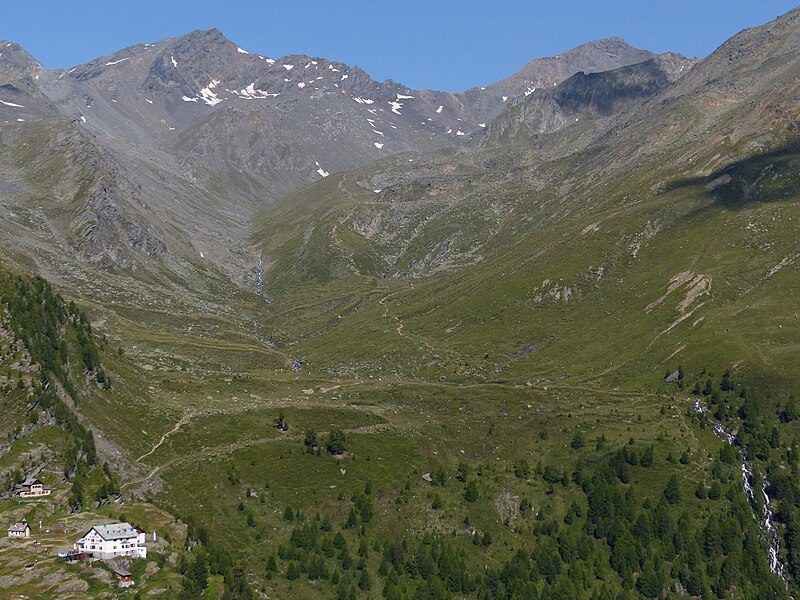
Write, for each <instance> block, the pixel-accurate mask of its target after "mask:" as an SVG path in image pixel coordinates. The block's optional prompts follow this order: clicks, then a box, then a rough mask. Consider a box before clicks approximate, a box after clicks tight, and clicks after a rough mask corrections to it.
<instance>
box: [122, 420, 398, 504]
mask: <svg viewBox="0 0 800 600" xmlns="http://www.w3.org/2000/svg"><path fill="white" fill-rule="evenodd" d="M393 429H394V430H401V429H403V428H401V427H397V426H396V425H393V424H392V423H374V424H372V425H361V426H360V427H351V428H349V429H345V430H344V432H345V433H350V434H353V433H365V434H371V433H380V432H382V431H390V430H393ZM329 433H330V432H328V431H320V432H318V434H319V435H320V436H324V435H327V434H329ZM302 439H303V435H302V434H294V435H281V436H280V437H274V438H256V439H253V438H251V439H246V440H239V441H238V442H234V443H232V444H226V445H224V446H212V447H208V448H203V449H202V450H200V451H199V452H195V453H193V454H186V455H183V456H175V457H173V458H171V459H170V460H168V461H165V462H163V463H162V464H160V465H158V466H157V467H154V468H153V469H152V470H151V471H150V472H149V473H148V474H147V475H145V476H144V477H142V478H140V479H136V480H134V481H129V482H128V483H125V484H123V485H122V486H121V489H125V488H128V487H131V486H135V485H140V484H142V483H146V482H147V481H149V480H150V479H152V478H153V477H154V476H155V475H156V473H158V472H159V471H163V470H165V469H168V468H169V467H172V466H174V465H176V464H179V463H191V462H197V461H199V460H204V459H207V458H210V457H212V456H227V455H230V454H232V453H233V452H236V451H237V450H241V449H243V448H247V447H249V446H257V445H261V444H272V443H276V442H287V441H295V442H298V441H301V440H302Z"/></svg>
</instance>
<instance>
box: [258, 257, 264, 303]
mask: <svg viewBox="0 0 800 600" xmlns="http://www.w3.org/2000/svg"><path fill="white" fill-rule="evenodd" d="M263 290H264V259H262V258H261V257H259V259H258V266H257V267H256V294H258V295H259V296H260V295H261V292H262V291H263Z"/></svg>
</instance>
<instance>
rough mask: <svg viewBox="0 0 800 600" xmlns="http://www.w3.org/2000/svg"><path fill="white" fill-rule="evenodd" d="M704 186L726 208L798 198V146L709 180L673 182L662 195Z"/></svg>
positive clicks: (738, 164)
mask: <svg viewBox="0 0 800 600" xmlns="http://www.w3.org/2000/svg"><path fill="white" fill-rule="evenodd" d="M696 186H703V187H704V188H705V191H706V193H707V194H708V195H709V196H711V197H712V198H713V199H714V200H716V201H717V202H719V203H720V204H722V205H724V206H725V207H727V208H745V207H746V206H749V205H751V204H755V203H760V202H776V201H780V200H786V199H788V198H791V197H793V196H797V195H799V194H800V142H799V143H795V144H792V145H789V146H786V147H784V148H781V149H779V150H775V151H773V152H768V153H766V154H759V155H757V156H751V157H749V158H745V159H742V160H739V161H736V162H733V163H731V164H729V165H726V166H724V167H722V168H721V169H719V170H717V171H716V172H714V173H712V174H711V175H709V176H708V177H690V178H685V179H676V180H673V181H670V182H667V183H666V184H664V186H663V187H662V188H661V192H662V193H666V192H672V191H675V190H679V189H682V188H690V187H696Z"/></svg>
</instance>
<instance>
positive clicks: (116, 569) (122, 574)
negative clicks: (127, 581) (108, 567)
mask: <svg viewBox="0 0 800 600" xmlns="http://www.w3.org/2000/svg"><path fill="white" fill-rule="evenodd" d="M114 573H116V574H117V575H119V576H120V577H130V576H131V575H132V574H133V573H131V572H130V571H128V569H126V568H124V567H114Z"/></svg>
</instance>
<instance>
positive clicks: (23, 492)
mask: <svg viewBox="0 0 800 600" xmlns="http://www.w3.org/2000/svg"><path fill="white" fill-rule="evenodd" d="M52 491H53V490H52V489H50V488H49V487H45V485H44V484H43V483H42V482H41V481H39V480H38V479H34V480H32V481H26V482H25V483H23V484H22V485H18V486H17V489H16V492H17V496H19V497H20V498H39V497H41V496H49V495H50V493H51V492H52Z"/></svg>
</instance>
